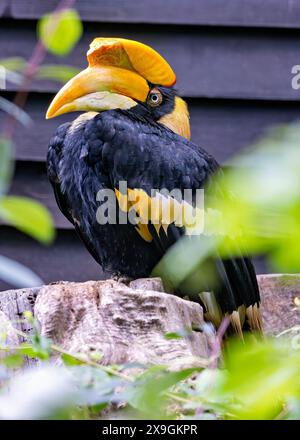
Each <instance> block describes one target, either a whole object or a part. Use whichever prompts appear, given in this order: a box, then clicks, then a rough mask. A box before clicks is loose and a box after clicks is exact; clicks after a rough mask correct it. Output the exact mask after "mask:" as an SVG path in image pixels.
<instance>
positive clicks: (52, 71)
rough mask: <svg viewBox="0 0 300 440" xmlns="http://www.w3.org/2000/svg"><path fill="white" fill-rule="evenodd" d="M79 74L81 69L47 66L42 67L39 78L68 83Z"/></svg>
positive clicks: (38, 74) (38, 73)
mask: <svg viewBox="0 0 300 440" xmlns="http://www.w3.org/2000/svg"><path fill="white" fill-rule="evenodd" d="M78 73H79V69H76V67H72V66H57V65H51V64H45V65H43V66H40V68H39V70H38V72H37V78H39V79H49V80H53V81H59V82H61V83H66V82H67V81H69V80H70V79H71V78H73V77H74V76H75V75H77V74H78Z"/></svg>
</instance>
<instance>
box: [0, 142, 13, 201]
mask: <svg viewBox="0 0 300 440" xmlns="http://www.w3.org/2000/svg"><path fill="white" fill-rule="evenodd" d="M12 174H13V158H12V144H11V142H10V141H9V140H8V139H5V138H1V137H0V196H1V195H3V194H5V193H6V192H7V190H8V187H9V184H10V181H11V178H12Z"/></svg>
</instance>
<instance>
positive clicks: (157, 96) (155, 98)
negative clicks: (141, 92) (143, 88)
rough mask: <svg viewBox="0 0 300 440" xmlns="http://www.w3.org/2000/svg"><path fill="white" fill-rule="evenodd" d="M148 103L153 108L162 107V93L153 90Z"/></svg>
mask: <svg viewBox="0 0 300 440" xmlns="http://www.w3.org/2000/svg"><path fill="white" fill-rule="evenodd" d="M147 103H148V104H149V105H150V106H151V107H157V106H158V105H160V104H161V103H162V94H161V93H160V91H159V90H152V91H151V92H150V93H149V95H148V99H147Z"/></svg>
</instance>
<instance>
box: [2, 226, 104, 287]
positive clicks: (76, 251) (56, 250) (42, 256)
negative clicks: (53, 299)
mask: <svg viewBox="0 0 300 440" xmlns="http://www.w3.org/2000/svg"><path fill="white" fill-rule="evenodd" d="M0 242H1V251H0V252H1V255H4V256H6V257H8V258H12V259H15V260H16V261H18V262H19V263H22V264H25V265H26V266H27V267H29V268H31V269H32V270H33V271H34V272H35V273H36V274H37V275H39V276H40V278H41V279H42V280H43V281H44V282H45V283H51V282H54V281H61V280H64V281H65V280H66V281H88V280H100V279H104V278H105V275H104V273H103V271H102V269H101V267H100V266H99V265H98V264H97V263H96V262H95V261H94V260H93V258H92V257H91V256H90V254H89V253H88V251H87V250H86V249H85V247H84V246H83V245H82V243H81V241H80V240H79V238H78V237H77V235H76V233H75V232H74V231H58V232H57V237H56V240H55V242H54V244H53V245H51V246H49V247H46V246H42V245H40V244H39V243H37V242H36V241H34V240H32V239H31V238H29V237H27V236H25V235H24V234H21V233H20V232H18V231H16V230H14V229H12V228H9V227H3V226H1V227H0ZM10 287H11V286H8V285H7V284H5V283H4V282H3V281H2V280H1V279H0V291H2V290H7V289H9V288H10Z"/></svg>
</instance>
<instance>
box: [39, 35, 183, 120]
mask: <svg viewBox="0 0 300 440" xmlns="http://www.w3.org/2000/svg"><path fill="white" fill-rule="evenodd" d="M87 58H88V63H89V67H88V68H87V69H85V70H84V71H83V72H81V73H79V74H78V75H76V76H75V77H74V78H73V79H71V80H70V81H69V82H68V83H67V84H66V85H65V86H64V87H63V88H62V89H61V90H60V91H59V92H58V94H57V95H56V96H55V98H54V100H53V101H52V103H51V105H50V107H49V109H48V111H47V115H46V118H47V119H50V118H54V117H55V116H59V115H61V114H63V113H68V112H72V111H90V110H93V111H103V110H110V109H114V108H123V109H128V108H131V107H133V106H135V105H137V102H139V101H140V102H144V101H146V98H147V95H148V93H149V90H150V86H149V83H150V84H155V85H162V86H167V87H171V86H172V85H173V84H174V83H175V82H176V76H175V73H174V72H173V70H172V68H171V67H170V66H169V64H168V63H167V61H166V60H164V58H163V57H162V56H161V55H159V53H157V52H156V51H155V50H154V49H152V48H151V47H149V46H147V45H145V44H142V43H139V42H136V41H132V40H126V39H124V38H96V39H95V40H94V41H93V42H92V44H91V46H90V49H89V51H88V53H87Z"/></svg>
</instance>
